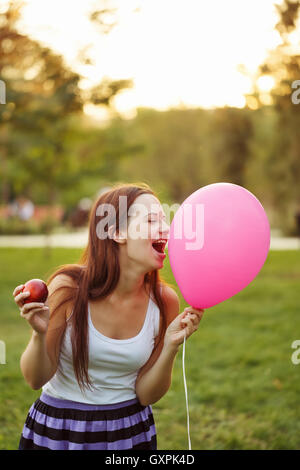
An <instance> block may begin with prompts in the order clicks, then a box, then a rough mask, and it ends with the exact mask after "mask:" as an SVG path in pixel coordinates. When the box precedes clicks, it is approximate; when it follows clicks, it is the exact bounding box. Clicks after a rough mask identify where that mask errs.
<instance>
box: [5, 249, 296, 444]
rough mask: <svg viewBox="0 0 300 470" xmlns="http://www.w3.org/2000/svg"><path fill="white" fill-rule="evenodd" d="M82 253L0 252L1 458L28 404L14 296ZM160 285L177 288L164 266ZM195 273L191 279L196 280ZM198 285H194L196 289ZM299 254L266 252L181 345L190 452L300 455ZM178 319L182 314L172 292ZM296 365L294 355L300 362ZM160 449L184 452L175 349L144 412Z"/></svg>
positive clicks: (24, 337) (24, 334)
mask: <svg viewBox="0 0 300 470" xmlns="http://www.w3.org/2000/svg"><path fill="white" fill-rule="evenodd" d="M80 253H81V250H79V249H64V248H55V249H52V250H51V253H50V256H48V257H47V258H45V256H44V251H43V249H40V248H34V249H30V248H27V249H22V248H19V249H18V248H0V263H1V271H0V276H1V282H0V305H1V311H0V319H1V321H0V340H2V341H4V342H5V345H6V364H2V365H0V449H16V448H17V447H18V441H19V437H20V433H21V430H22V427H23V424H24V421H25V418H26V415H27V412H28V409H29V407H30V406H31V404H32V403H33V401H34V400H35V399H36V398H37V397H38V396H39V395H40V391H34V390H31V389H30V387H29V386H28V385H27V384H26V383H25V381H24V379H23V376H22V374H21V371H20V367H19V359H20V356H21V354H22V352H23V350H24V349H25V347H26V345H27V342H28V340H29V338H30V334H31V330H30V328H29V326H28V325H27V324H26V322H25V321H24V320H23V319H21V317H20V316H19V311H18V308H17V307H16V305H15V303H14V301H13V297H12V292H13V290H14V288H15V287H16V286H17V285H19V284H22V283H24V282H26V281H27V280H29V279H31V278H42V279H46V278H47V277H48V275H49V274H50V273H51V272H52V271H53V270H54V269H55V268H56V267H57V266H59V265H61V264H64V263H75V262H77V261H78V258H79V255H80ZM165 264H166V266H165V267H164V269H163V271H162V276H163V277H164V278H165V279H166V280H167V281H169V282H171V283H173V284H174V285H175V286H176V284H175V281H174V277H173V275H172V272H171V270H170V267H169V263H168V258H166V261H165ZM200 275H201V273H199V279H200ZM199 282H200V281H199ZM299 285H300V251H272V252H270V253H269V256H268V259H267V261H266V264H265V266H264V267H263V269H262V271H261V272H260V274H259V275H258V276H257V278H256V279H255V280H254V281H253V282H252V283H251V284H250V285H249V286H248V287H247V288H246V289H245V290H244V291H242V292H240V293H239V294H237V295H236V296H235V297H234V298H232V299H229V300H227V301H226V302H224V303H222V304H220V305H217V306H215V307H213V308H211V309H207V310H206V312H205V314H204V317H203V319H202V321H201V324H200V327H199V329H198V331H197V332H196V333H195V334H194V335H192V336H191V338H190V339H189V340H188V341H187V343H186V356H185V358H186V361H185V371H186V379H187V386H188V399H189V412H190V413H189V414H190V435H191V443H192V449H193V450H194V449H299V448H300V403H299V396H300V364H299V365H298V366H297V365H295V364H293V363H292V361H291V356H292V353H293V352H294V350H293V349H292V348H291V345H292V342H293V341H294V340H297V339H299V340H300V309H299V303H300V296H299V291H300V289H299ZM176 291H177V293H178V294H179V296H180V299H181V311H182V310H183V309H184V308H185V307H186V306H187V304H186V303H185V302H184V300H183V299H182V296H181V295H180V292H179V289H178V288H177V286H176ZM299 357H300V354H299ZM152 408H153V413H154V419H155V422H156V428H157V434H158V449H187V448H188V440H187V422H186V406H185V394H184V386H183V373H182V347H181V349H180V351H179V353H178V355H177V359H176V362H175V366H174V372H173V379H172V386H171V388H170V390H169V391H168V393H167V394H166V395H165V396H164V397H163V398H162V399H161V400H160V401H159V402H157V403H155V404H154V405H152Z"/></svg>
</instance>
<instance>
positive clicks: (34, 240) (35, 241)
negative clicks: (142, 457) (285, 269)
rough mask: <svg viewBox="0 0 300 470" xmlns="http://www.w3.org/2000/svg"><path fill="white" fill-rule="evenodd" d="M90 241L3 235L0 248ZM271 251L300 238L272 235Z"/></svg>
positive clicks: (84, 236)
mask: <svg viewBox="0 0 300 470" xmlns="http://www.w3.org/2000/svg"><path fill="white" fill-rule="evenodd" d="M87 241H88V230H83V231H77V232H72V233H55V234H52V235H49V236H46V235H1V236H0V247H9V246H10V247H23V248H31V247H44V246H45V245H48V246H51V247H65V248H84V247H85V246H86V244H87ZM270 249H271V250H299V249H300V238H296V237H280V236H275V235H273V236H272V235H271V244H270Z"/></svg>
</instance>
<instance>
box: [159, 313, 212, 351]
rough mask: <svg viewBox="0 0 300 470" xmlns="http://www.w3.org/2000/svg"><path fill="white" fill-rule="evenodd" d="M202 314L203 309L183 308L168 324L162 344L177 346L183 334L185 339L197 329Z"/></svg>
mask: <svg viewBox="0 0 300 470" xmlns="http://www.w3.org/2000/svg"><path fill="white" fill-rule="evenodd" d="M203 314H204V310H203V309H199V310H198V309H196V308H193V307H187V308H185V309H184V311H183V312H182V313H181V314H180V315H178V316H177V317H176V318H175V319H174V320H173V321H172V323H170V325H169V326H168V328H167V330H166V333H165V339H164V344H165V345H170V346H172V347H179V346H180V344H182V343H183V341H184V335H185V337H186V339H187V338H189V337H190V336H191V335H192V334H193V333H194V332H195V331H196V330H197V329H198V326H199V323H200V320H201V318H202V316H203Z"/></svg>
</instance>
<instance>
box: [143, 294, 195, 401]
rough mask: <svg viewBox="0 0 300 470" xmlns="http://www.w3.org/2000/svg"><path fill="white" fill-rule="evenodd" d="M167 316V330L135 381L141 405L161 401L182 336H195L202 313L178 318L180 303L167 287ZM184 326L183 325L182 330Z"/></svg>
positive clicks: (187, 313) (191, 312)
mask: <svg viewBox="0 0 300 470" xmlns="http://www.w3.org/2000/svg"><path fill="white" fill-rule="evenodd" d="M164 299H165V302H166V306H167V308H166V313H167V330H166V333H165V336H164V338H163V339H162V340H161V341H160V344H159V345H158V347H157V350H155V351H154V352H153V354H152V356H150V359H149V361H148V362H147V363H146V364H145V365H144V366H143V367H142V368H141V370H140V372H139V374H138V376H137V380H136V395H137V397H138V399H139V401H140V403H141V404H142V405H143V406H147V405H151V404H153V403H155V402H157V401H158V400H160V399H161V398H162V397H163V396H164V395H165V394H166V393H167V391H168V390H169V388H170V385H171V382H172V370H173V365H174V361H175V357H176V354H177V352H178V350H179V347H180V344H182V343H183V340H184V336H186V338H189V336H190V335H191V334H192V333H194V332H195V331H196V330H197V328H198V325H199V322H200V320H201V318H202V315H203V310H197V309H194V308H192V307H188V308H186V309H184V311H183V312H182V313H181V314H180V315H178V313H179V309H180V302H179V298H178V295H177V294H176V292H175V291H174V290H173V289H172V288H170V287H168V286H166V287H165V292H164ZM184 324H186V326H185V327H184Z"/></svg>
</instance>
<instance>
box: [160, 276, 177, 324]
mask: <svg viewBox="0 0 300 470" xmlns="http://www.w3.org/2000/svg"><path fill="white" fill-rule="evenodd" d="M162 296H163V300H164V303H165V305H166V310H167V312H166V313H167V322H168V324H169V323H171V322H172V321H173V320H174V318H175V317H177V315H178V313H179V309H180V300H179V297H178V294H177V292H176V291H175V289H173V288H172V287H170V286H168V285H164V284H163V288H162Z"/></svg>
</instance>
